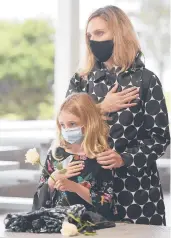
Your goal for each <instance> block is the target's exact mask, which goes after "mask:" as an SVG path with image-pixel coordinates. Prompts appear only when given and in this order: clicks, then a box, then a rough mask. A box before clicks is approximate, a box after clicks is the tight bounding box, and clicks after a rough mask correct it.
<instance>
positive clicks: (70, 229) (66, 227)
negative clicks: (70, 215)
mask: <svg viewBox="0 0 171 238" xmlns="http://www.w3.org/2000/svg"><path fill="white" fill-rule="evenodd" d="M61 234H62V235H63V236H75V235H78V229H77V227H76V226H75V225H74V224H71V223H69V222H66V221H64V222H63V224H62V229H61Z"/></svg>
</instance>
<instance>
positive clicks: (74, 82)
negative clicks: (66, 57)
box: [66, 73, 82, 97]
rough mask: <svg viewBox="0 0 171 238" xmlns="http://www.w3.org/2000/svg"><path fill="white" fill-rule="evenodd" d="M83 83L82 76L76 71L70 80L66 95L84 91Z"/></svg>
mask: <svg viewBox="0 0 171 238" xmlns="http://www.w3.org/2000/svg"><path fill="white" fill-rule="evenodd" d="M81 84H82V79H81V77H80V76H79V75H78V73H75V74H74V76H73V77H72V78H71V80H70V82H69V87H68V90H67V93H66V97H67V96H69V95H71V94H72V93H80V92H82V88H81Z"/></svg>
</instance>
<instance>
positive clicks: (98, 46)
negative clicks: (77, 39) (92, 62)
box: [90, 40, 114, 62]
mask: <svg viewBox="0 0 171 238" xmlns="http://www.w3.org/2000/svg"><path fill="white" fill-rule="evenodd" d="M113 46H114V44H113V40H107V41H94V40H90V48H91V51H92V53H93V54H94V56H95V57H96V59H97V60H98V61H100V62H106V61H107V60H108V59H109V58H110V57H111V56H112V53H113Z"/></svg>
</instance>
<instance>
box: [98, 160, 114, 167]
mask: <svg viewBox="0 0 171 238" xmlns="http://www.w3.org/2000/svg"><path fill="white" fill-rule="evenodd" d="M98 163H99V164H101V165H108V166H109V165H112V164H113V163H114V160H113V159H110V160H100V161H98Z"/></svg>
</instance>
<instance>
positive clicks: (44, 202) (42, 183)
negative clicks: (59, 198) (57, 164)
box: [32, 150, 54, 211]
mask: <svg viewBox="0 0 171 238" xmlns="http://www.w3.org/2000/svg"><path fill="white" fill-rule="evenodd" d="M46 171H47V172H48V173H49V174H52V173H53V172H54V167H53V158H52V153H51V150H49V152H48V154H47V158H46V161H45V164H44V168H43V169H42V172H41V175H40V180H39V184H38V188H37V191H36V193H35V194H34V198H33V206H32V210H33V211H34V210H38V209H40V208H41V207H49V206H50V201H51V192H50V189H49V187H48V178H49V175H48V173H47V172H46Z"/></svg>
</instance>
